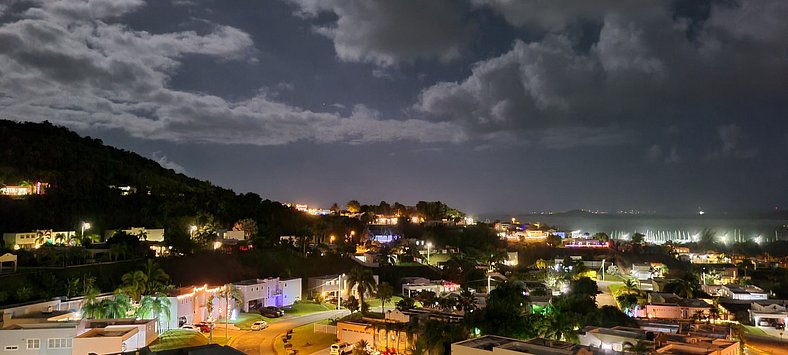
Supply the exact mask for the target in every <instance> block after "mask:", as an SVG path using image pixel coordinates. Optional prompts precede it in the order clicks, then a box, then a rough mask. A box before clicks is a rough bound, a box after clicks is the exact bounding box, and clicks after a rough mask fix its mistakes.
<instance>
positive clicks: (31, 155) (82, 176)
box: [0, 120, 229, 192]
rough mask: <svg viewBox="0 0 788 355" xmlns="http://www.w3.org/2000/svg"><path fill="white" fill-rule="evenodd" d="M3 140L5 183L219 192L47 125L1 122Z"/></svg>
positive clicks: (1, 177) (0, 165) (0, 159)
mask: <svg viewBox="0 0 788 355" xmlns="http://www.w3.org/2000/svg"><path fill="white" fill-rule="evenodd" d="M0 137H3V139H2V140H0V184H2V183H4V184H16V183H19V182H21V181H44V182H49V183H50V184H52V186H53V188H59V189H66V188H68V189H76V190H78V191H81V190H84V189H86V188H87V189H90V190H93V189H95V188H97V187H107V186H109V185H116V186H124V185H130V186H134V187H137V188H138V189H139V190H140V191H143V190H145V191H147V190H152V191H161V192H164V191H168V192H173V191H179V192H188V191H193V190H195V189H219V188H217V187H215V186H213V185H211V184H210V183H209V182H204V181H200V180H197V179H193V178H190V177H187V176H185V175H183V174H179V173H176V172H175V171H173V170H169V169H165V168H163V167H161V165H159V164H158V163H157V162H155V161H153V160H151V159H148V158H145V157H142V156H140V155H138V154H136V153H133V152H129V151H126V150H122V149H117V148H114V147H110V146H106V145H104V144H103V142H102V141H101V140H100V139H93V138H90V137H80V136H79V135H78V134H76V133H74V132H72V131H70V130H68V129H67V128H64V127H59V126H55V125H53V124H51V123H49V122H46V121H45V122H43V123H30V122H24V123H20V122H14V121H8V120H0ZM222 190H224V189H222ZM225 191H228V192H229V190H225Z"/></svg>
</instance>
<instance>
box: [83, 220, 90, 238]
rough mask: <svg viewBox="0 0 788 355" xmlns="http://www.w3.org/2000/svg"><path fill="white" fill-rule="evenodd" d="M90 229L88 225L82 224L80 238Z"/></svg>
mask: <svg viewBox="0 0 788 355" xmlns="http://www.w3.org/2000/svg"><path fill="white" fill-rule="evenodd" d="M88 229H90V223H88V222H82V237H84V236H85V231H86V230H88Z"/></svg>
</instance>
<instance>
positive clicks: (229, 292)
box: [219, 283, 244, 338]
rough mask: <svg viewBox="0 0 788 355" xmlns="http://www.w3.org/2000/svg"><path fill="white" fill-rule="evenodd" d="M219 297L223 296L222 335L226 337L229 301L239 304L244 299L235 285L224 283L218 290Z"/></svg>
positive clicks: (228, 321)
mask: <svg viewBox="0 0 788 355" xmlns="http://www.w3.org/2000/svg"><path fill="white" fill-rule="evenodd" d="M219 297H221V298H224V323H225V325H224V337H225V338H227V328H228V326H229V323H230V306H231V304H230V301H232V302H233V303H234V304H236V305H238V306H240V305H241V304H242V303H243V301H244V296H243V294H242V293H241V290H239V289H238V288H237V287H235V286H233V284H231V283H230V284H226V285H224V287H222V290H221V291H219Z"/></svg>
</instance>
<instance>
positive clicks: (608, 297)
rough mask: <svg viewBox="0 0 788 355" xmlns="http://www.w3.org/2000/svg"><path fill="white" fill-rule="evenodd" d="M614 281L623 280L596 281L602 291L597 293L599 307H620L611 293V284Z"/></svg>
mask: <svg viewBox="0 0 788 355" xmlns="http://www.w3.org/2000/svg"><path fill="white" fill-rule="evenodd" d="M614 283H621V282H612V281H597V282H596V286H597V287H598V288H599V291H600V292H602V293H600V294H598V295H596V303H597V307H602V306H613V307H618V304H616V300H615V299H613V294H612V293H610V285H611V284H614Z"/></svg>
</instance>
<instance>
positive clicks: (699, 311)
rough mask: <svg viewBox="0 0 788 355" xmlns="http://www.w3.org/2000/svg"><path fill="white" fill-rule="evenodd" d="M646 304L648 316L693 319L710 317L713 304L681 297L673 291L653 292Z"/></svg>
mask: <svg viewBox="0 0 788 355" xmlns="http://www.w3.org/2000/svg"><path fill="white" fill-rule="evenodd" d="M648 300H649V303H648V304H647V305H646V306H645V313H646V316H647V317H648V318H660V319H691V318H694V317H708V316H709V314H710V310H711V308H712V306H711V305H710V304H709V303H707V302H704V301H702V300H698V299H692V298H681V297H679V296H676V295H675V294H672V293H659V292H652V293H650V294H649V297H648Z"/></svg>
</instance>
